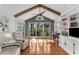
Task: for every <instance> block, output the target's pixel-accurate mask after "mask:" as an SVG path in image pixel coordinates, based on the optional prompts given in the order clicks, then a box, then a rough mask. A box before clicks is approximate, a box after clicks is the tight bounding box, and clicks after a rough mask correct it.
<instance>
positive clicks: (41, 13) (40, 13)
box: [32, 7, 46, 15]
mask: <svg viewBox="0 0 79 59" xmlns="http://www.w3.org/2000/svg"><path fill="white" fill-rule="evenodd" d="M45 12H46V11H42V12H41V7H39V13H38V14H32V15H43V14H44V13H45Z"/></svg>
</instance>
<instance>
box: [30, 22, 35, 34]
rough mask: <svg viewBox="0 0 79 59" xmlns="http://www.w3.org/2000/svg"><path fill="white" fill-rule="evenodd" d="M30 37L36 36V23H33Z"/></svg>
mask: <svg viewBox="0 0 79 59" xmlns="http://www.w3.org/2000/svg"><path fill="white" fill-rule="evenodd" d="M30 36H36V24H35V23H31V26H30Z"/></svg>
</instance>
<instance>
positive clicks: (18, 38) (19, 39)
mask: <svg viewBox="0 0 79 59" xmlns="http://www.w3.org/2000/svg"><path fill="white" fill-rule="evenodd" d="M13 39H14V40H16V41H17V42H19V43H20V44H21V50H24V49H25V48H26V47H28V46H29V43H30V39H28V38H24V39H23V38H22V37H21V34H20V32H14V33H13Z"/></svg>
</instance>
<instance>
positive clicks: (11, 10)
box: [0, 4, 79, 19]
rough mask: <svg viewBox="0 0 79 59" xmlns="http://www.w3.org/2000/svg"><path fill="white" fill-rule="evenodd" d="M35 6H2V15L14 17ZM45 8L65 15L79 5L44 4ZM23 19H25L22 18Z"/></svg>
mask: <svg viewBox="0 0 79 59" xmlns="http://www.w3.org/2000/svg"><path fill="white" fill-rule="evenodd" d="M34 5H35V4H2V5H0V13H1V12H3V13H5V14H6V15H12V16H14V15H15V14H17V13H19V12H21V11H24V10H26V9H28V8H30V7H32V6H34ZM44 5H45V6H47V7H49V8H51V9H53V10H56V11H58V12H60V13H61V14H62V13H65V12H66V11H68V10H70V9H72V8H75V7H77V6H79V5H78V4H44ZM20 18H22V19H23V17H20Z"/></svg>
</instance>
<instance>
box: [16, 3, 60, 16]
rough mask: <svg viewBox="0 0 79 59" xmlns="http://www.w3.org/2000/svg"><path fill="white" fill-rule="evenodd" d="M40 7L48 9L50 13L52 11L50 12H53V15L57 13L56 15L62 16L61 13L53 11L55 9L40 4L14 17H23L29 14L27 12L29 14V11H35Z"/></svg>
mask: <svg viewBox="0 0 79 59" xmlns="http://www.w3.org/2000/svg"><path fill="white" fill-rule="evenodd" d="M38 7H42V8H44V9H46V10H48V11H50V12H52V13H55V14H57V15H59V16H60V12H58V11H55V10H53V9H51V8H49V7H47V6H44V5H42V4H38V5H36V6H33V7H31V8H29V9H27V10H24V11H22V12H20V13H18V14H16V15H14V16H15V17H18V16H21V15H23V14H25V13H27V12H29V11H31V10H33V9H35V8H38Z"/></svg>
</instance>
